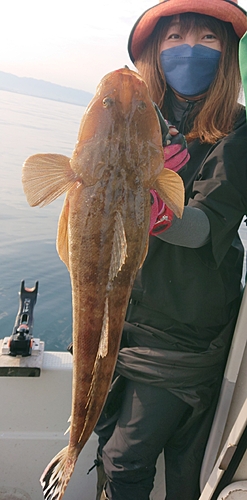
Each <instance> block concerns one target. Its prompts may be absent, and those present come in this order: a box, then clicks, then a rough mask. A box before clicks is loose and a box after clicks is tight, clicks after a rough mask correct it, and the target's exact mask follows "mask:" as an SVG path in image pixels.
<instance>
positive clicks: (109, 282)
mask: <svg viewBox="0 0 247 500" xmlns="http://www.w3.org/2000/svg"><path fill="white" fill-rule="evenodd" d="M51 156H52V158H51ZM57 157H58V158H57V160H56V155H34V156H33V157H30V158H28V159H27V160H26V162H25V164H24V167H23V186H24V191H25V193H26V196H27V199H28V201H29V203H30V204H31V205H44V204H46V203H49V202H50V201H52V200H53V199H55V198H56V191H57V192H58V194H57V196H59V195H60V194H61V191H63V182H62V179H63V177H64V185H65V187H64V191H65V190H67V194H66V198H65V202H64V206H63V209H62V212H61V215H60V220H59V225H58V236H57V249H58V253H59V255H60V257H61V259H62V260H63V261H64V262H65V264H66V265H67V267H68V269H69V272H70V278H71V284H72V301H73V394H72V415H71V424H70V439H69V445H68V447H66V448H64V450H62V451H61V452H60V453H59V454H58V455H57V456H56V457H55V458H54V459H53V460H52V461H51V463H50V464H49V465H48V466H47V468H46V470H45V471H44V473H43V475H42V477H41V485H42V487H43V492H44V498H45V499H46V500H60V499H61V498H62V497H63V494H64V491H65V488H66V486H67V484H68V482H69V479H70V477H71V474H72V473H73V469H74V465H75V462H76V460H77V458H78V455H79V453H80V451H81V449H82V448H83V446H84V444H85V443H86V441H87V440H88V438H89V437H90V435H91V433H92V431H93V429H94V427H95V425H96V423H97V420H98V418H99V416H100V413H101V410H102V408H103V405H104V402H105V399H106V397H107V394H108V391H109V387H110V384H111V379H112V375H113V372H114V367H115V364H116V359H117V355H118V350H119V344H120V339H121V333H122V328H123V324H124V319H125V313H126V308H127V304H128V300H129V296H130V293H131V289H132V286H133V282H134V279H135V276H136V273H137V271H138V269H139V267H140V265H141V264H142V263H143V261H144V259H145V256H146V252H147V244H148V230H149V219H150V189H151V188H156V189H157V190H158V192H159V193H160V194H162V193H163V199H164V200H165V201H167V200H166V199H165V198H166V196H167V199H168V201H167V204H168V203H171V205H172V206H173V208H174V207H175V210H177V215H178V216H181V213H182V206H183V185H182V181H181V179H180V177H178V176H177V175H176V174H173V172H172V175H171V174H170V171H168V170H167V171H166V172H167V174H165V175H167V177H166V178H165V176H164V174H163V173H164V172H165V169H164V168H163V167H164V156H163V148H162V139H161V131H160V125H159V121H158V118H157V115H156V112H155V109H154V106H153V103H152V101H151V100H150V97H149V94H148V90H147V86H146V84H145V83H144V81H143V80H142V79H141V77H140V76H139V75H138V74H137V73H135V72H133V71H131V70H129V69H127V68H124V69H121V70H118V71H115V72H113V73H110V74H108V75H106V76H105V77H104V78H103V80H102V81H101V82H100V84H99V86H98V88H97V92H96V95H95V97H94V98H93V100H92V101H91V103H90V104H89V106H88V108H87V110H86V112H85V114H84V117H83V119H82V123H81V126H80V130H79V135H78V141H77V143H76V147H75V150H74V152H73V154H72V158H71V159H70V160H69V159H67V160H66V157H62V156H61V155H57ZM47 164H49V172H53V170H54V173H50V174H49V175H48V176H47V173H46V166H45V165H47ZM53 164H54V168H53V166H52V165H53ZM61 165H62V166H61ZM39 176H40V179H41V180H40V185H42V189H41V191H42V192H41V191H40V190H39V188H38V187H37V178H38V177H39ZM59 176H60V177H61V181H60V177H59ZM163 176H164V177H163ZM47 178H49V181H48V182H46V179H47ZM53 178H54V185H55V187H52V179H53ZM160 179H161V181H160ZM165 184H166V185H165ZM163 188H164V189H163Z"/></svg>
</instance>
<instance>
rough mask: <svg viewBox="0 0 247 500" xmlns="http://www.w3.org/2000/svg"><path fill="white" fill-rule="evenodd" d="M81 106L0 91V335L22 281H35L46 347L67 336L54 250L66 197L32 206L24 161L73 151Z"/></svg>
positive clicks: (57, 346)
mask: <svg viewBox="0 0 247 500" xmlns="http://www.w3.org/2000/svg"><path fill="white" fill-rule="evenodd" d="M84 111H85V108H83V107H82V106H76V105H72V104H66V103H61V102H56V101H51V100H47V99H40V98H36V97H30V96H25V95H19V94H15V93H11V92H4V91H0V338H3V337H5V336H9V335H11V333H12V329H13V326H14V321H15V317H16V314H17V310H18V304H19V296H18V292H19V289H20V283H21V281H22V280H25V286H26V287H29V288H32V287H33V286H34V285H35V282H36V281H39V294H38V299H37V303H36V305H35V309H34V331H33V333H34V336H35V337H40V338H41V339H42V340H44V341H45V347H46V349H47V350H65V349H66V347H67V345H68V344H69V342H70V341H71V332H72V330H71V286H70V279H69V273H68V271H67V268H66V266H65V265H64V263H63V262H62V261H61V260H60V259H59V257H58V255H57V252H56V233H57V223H58V218H59V214H60V211H61V208H62V204H63V200H64V196H61V197H60V198H59V199H57V200H56V201H55V202H53V203H51V204H50V205H48V206H47V207H44V208H39V207H35V208H31V207H30V206H29V205H28V203H27V201H26V197H25V195H24V192H23V189H22V182H21V173H22V164H23V162H24V161H25V159H26V158H27V157H28V156H30V155H32V154H36V153H59V154H63V155H66V156H69V157H70V156H71V153H72V151H73V148H74V145H75V143H76V139H77V134H78V130H79V125H80V121H81V118H82V115H83V113H84Z"/></svg>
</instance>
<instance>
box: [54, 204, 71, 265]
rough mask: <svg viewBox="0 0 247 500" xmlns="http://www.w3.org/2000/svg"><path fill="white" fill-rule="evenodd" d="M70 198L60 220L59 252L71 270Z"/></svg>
mask: <svg viewBox="0 0 247 500" xmlns="http://www.w3.org/2000/svg"><path fill="white" fill-rule="evenodd" d="M68 218H69V200H68V198H67V197H66V198H65V200H64V204H63V208H62V211H61V214H60V217H59V221H58V229H57V253H58V255H59V257H60V259H61V260H62V261H63V262H64V264H65V265H66V266H67V268H68V270H69V240H68Z"/></svg>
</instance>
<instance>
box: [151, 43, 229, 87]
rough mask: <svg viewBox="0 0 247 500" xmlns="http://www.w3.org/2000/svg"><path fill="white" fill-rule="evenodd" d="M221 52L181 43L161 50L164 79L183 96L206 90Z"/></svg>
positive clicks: (217, 64)
mask: <svg viewBox="0 0 247 500" xmlns="http://www.w3.org/2000/svg"><path fill="white" fill-rule="evenodd" d="M220 55H221V52H220V51H219V50H215V49H211V48H209V47H205V46H204V45H200V44H198V45H194V47H191V46H190V45H187V44H183V45H179V46H177V47H172V48H171V49H166V50H163V51H162V52H161V54H160V62H161V66H162V69H163V72H164V75H165V79H166V81H167V83H168V85H170V87H172V88H173V89H174V90H175V91H177V92H178V93H179V94H181V95H182V96H185V97H192V96H198V95H201V94H203V93H204V92H206V91H207V90H208V88H209V86H210V85H211V83H212V82H213V80H214V78H215V75H216V73H217V70H218V66H219V59H220Z"/></svg>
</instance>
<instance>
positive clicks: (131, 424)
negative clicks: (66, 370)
mask: <svg viewBox="0 0 247 500" xmlns="http://www.w3.org/2000/svg"><path fill="white" fill-rule="evenodd" d="M190 412H191V407H190V406H189V405H188V404H187V403H185V402H184V401H182V400H181V399H179V398H178V397H176V396H174V395H173V394H172V393H170V392H168V391H167V390H166V389H163V388H157V387H153V386H150V385H148V384H142V383H136V382H134V381H131V380H126V389H125V393H124V397H123V402H122V406H121V410H120V413H118V416H117V420H116V421H115V422H113V420H111V422H109V426H108V427H107V426H105V427H104V429H103V428H102V431H98V429H97V428H96V432H97V433H98V435H99V438H100V439H99V443H100V447H101V450H100V452H101V453H102V457H103V462H104V468H105V472H106V475H107V478H108V484H107V488H106V492H107V495H108V497H109V499H111V500H148V499H149V495H150V492H151V490H152V488H153V481H154V476H155V464H156V460H157V458H158V456H159V454H160V453H161V452H162V450H163V449H164V453H165V468H166V492H167V493H166V500H196V499H198V498H199V474H200V468H201V462H202V458H203V453H204V449H205V444H206V441H207V437H208V432H209V429H210V425H211V420H212V416H213V412H212V415H211V417H210V418H209V424H208V425H207V426H206V429H205V425H204V426H203V432H201V428H202V426H201V419H198V421H196V423H194V424H193V425H192V427H190V429H189V431H188V432H187V433H186V435H185V436H184V437H183V438H182V439H181V435H180V437H179V439H178V440H177V439H176V431H178V430H179V429H180V428H181V426H182V425H183V423H184V422H185V420H186V419H187V417H188V415H189V414H190Z"/></svg>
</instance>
